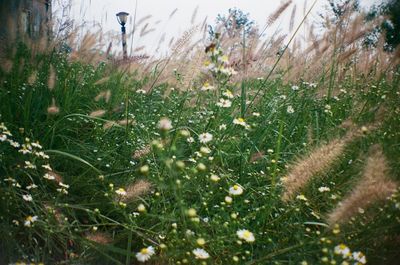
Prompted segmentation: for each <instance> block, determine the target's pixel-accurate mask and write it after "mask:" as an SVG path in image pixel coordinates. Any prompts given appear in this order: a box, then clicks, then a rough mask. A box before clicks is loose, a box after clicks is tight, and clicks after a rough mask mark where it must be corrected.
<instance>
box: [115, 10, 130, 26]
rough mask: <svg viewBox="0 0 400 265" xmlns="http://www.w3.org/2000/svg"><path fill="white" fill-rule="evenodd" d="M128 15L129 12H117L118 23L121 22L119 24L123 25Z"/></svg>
mask: <svg viewBox="0 0 400 265" xmlns="http://www.w3.org/2000/svg"><path fill="white" fill-rule="evenodd" d="M128 16H129V13H126V12H119V13H117V19H118V23H119V24H121V26H125V24H126V21H127V20H128Z"/></svg>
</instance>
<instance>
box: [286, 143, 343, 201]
mask: <svg viewBox="0 0 400 265" xmlns="http://www.w3.org/2000/svg"><path fill="white" fill-rule="evenodd" d="M348 141H349V138H348V137H345V138H342V139H334V140H332V141H331V142H329V143H327V144H325V145H322V146H320V147H318V148H316V149H315V150H313V151H312V152H311V153H310V154H308V155H306V156H304V157H301V158H300V159H298V160H297V162H295V164H294V165H293V166H292V168H291V169H290V171H289V173H288V175H287V177H285V178H284V181H283V185H284V189H285V192H284V193H283V195H282V199H283V200H284V201H288V200H290V199H291V198H292V197H293V195H294V194H295V193H296V192H297V191H298V190H300V189H301V188H303V187H304V186H305V185H306V184H307V183H308V181H309V180H310V179H311V178H312V177H313V176H314V175H316V174H319V173H322V172H324V171H326V170H327V169H329V168H330V167H331V166H332V164H333V163H334V162H335V161H336V160H337V159H338V158H339V157H340V156H341V155H342V154H343V152H344V150H345V148H346V146H347V143H348Z"/></svg>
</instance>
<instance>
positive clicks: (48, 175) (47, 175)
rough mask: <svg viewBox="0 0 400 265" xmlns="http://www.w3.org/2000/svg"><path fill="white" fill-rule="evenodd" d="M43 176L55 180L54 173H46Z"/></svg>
mask: <svg viewBox="0 0 400 265" xmlns="http://www.w3.org/2000/svg"><path fill="white" fill-rule="evenodd" d="M43 178H45V179H48V180H54V179H55V177H54V175H52V174H49V173H46V174H44V176H43Z"/></svg>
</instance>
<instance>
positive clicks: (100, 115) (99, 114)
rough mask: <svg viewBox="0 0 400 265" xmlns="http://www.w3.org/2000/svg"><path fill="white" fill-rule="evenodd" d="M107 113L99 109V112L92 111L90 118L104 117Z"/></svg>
mask: <svg viewBox="0 0 400 265" xmlns="http://www.w3.org/2000/svg"><path fill="white" fill-rule="evenodd" d="M106 112H107V111H105V110H103V109H99V110H95V111H92V112H91V113H90V114H89V116H90V117H102V116H104V114H106Z"/></svg>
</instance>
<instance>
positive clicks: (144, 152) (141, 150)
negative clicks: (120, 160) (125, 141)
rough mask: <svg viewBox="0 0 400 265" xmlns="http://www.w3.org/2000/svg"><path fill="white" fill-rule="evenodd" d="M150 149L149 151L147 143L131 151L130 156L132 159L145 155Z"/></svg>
mask: <svg viewBox="0 0 400 265" xmlns="http://www.w3.org/2000/svg"><path fill="white" fill-rule="evenodd" d="M150 151H151V148H150V146H149V145H147V146H145V147H144V148H143V149H140V150H136V151H135V152H134V153H133V155H132V158H133V159H140V158H142V157H144V156H146V155H147V154H149V153H150Z"/></svg>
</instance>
